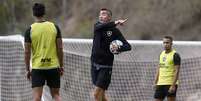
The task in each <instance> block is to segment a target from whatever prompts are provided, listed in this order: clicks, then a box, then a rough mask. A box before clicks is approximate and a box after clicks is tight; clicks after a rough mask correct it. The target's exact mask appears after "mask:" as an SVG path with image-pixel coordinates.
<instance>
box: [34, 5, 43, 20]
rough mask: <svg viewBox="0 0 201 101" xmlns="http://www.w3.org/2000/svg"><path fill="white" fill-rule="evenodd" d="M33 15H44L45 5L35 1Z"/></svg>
mask: <svg viewBox="0 0 201 101" xmlns="http://www.w3.org/2000/svg"><path fill="white" fill-rule="evenodd" d="M32 10H33V15H34V16H36V17H43V16H44V15H45V6H44V4H41V3H35V4H34V5H33V8H32Z"/></svg>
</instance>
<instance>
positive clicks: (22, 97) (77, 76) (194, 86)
mask: <svg viewBox="0 0 201 101" xmlns="http://www.w3.org/2000/svg"><path fill="white" fill-rule="evenodd" d="M63 42H64V69H65V73H64V75H63V77H62V80H61V96H62V101H94V99H93V95H92V91H93V88H94V86H93V85H92V83H91V74H90V68H91V65H90V54H91V46H92V40H88V39H63ZM128 42H129V43H130V44H131V45H132V50H131V51H129V52H125V53H121V54H119V55H115V61H114V66H113V73H112V81H111V85H110V87H109V89H108V91H107V96H108V97H109V101H153V95H154V89H153V80H154V76H155V73H156V67H157V65H158V58H159V54H160V52H161V51H162V50H163V47H162V41H137V40H129V41H128ZM173 44H174V45H173V47H174V48H175V49H176V50H177V52H178V53H179V54H180V56H181V58H182V65H181V70H180V75H179V80H180V85H179V87H178V93H177V101H199V100H200V99H201V53H200V52H201V42H192V41H190V42H189V41H174V42H173ZM48 90H49V89H48V87H45V88H44V95H43V101H51V96H50V94H49V93H48V92H47V91H48ZM32 98H33V97H32V91H31V83H30V81H28V80H26V78H25V64H24V48H23V37H22V36H4V37H0V101H32Z"/></svg>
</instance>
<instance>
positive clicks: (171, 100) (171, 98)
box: [167, 97, 176, 101]
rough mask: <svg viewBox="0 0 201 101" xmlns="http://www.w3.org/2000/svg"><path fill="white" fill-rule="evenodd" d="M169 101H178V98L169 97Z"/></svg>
mask: <svg viewBox="0 0 201 101" xmlns="http://www.w3.org/2000/svg"><path fill="white" fill-rule="evenodd" d="M167 100H168V101H176V98H175V97H167Z"/></svg>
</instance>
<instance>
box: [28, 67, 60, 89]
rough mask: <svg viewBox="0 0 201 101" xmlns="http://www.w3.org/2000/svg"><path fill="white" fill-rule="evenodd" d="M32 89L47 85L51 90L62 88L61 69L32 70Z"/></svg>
mask: <svg viewBox="0 0 201 101" xmlns="http://www.w3.org/2000/svg"><path fill="white" fill-rule="evenodd" d="M31 78H32V88H34V87H42V86H44V85H45V83H47V85H48V86H49V87H50V88H60V72H59V68H56V69H48V70H41V69H32V71H31Z"/></svg>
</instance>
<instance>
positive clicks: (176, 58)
mask: <svg viewBox="0 0 201 101" xmlns="http://www.w3.org/2000/svg"><path fill="white" fill-rule="evenodd" d="M180 64H181V58H180V56H179V54H178V53H175V54H174V67H175V72H174V78H173V80H174V81H173V84H172V85H173V86H175V85H176V82H177V80H178V78H179V70H180Z"/></svg>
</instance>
